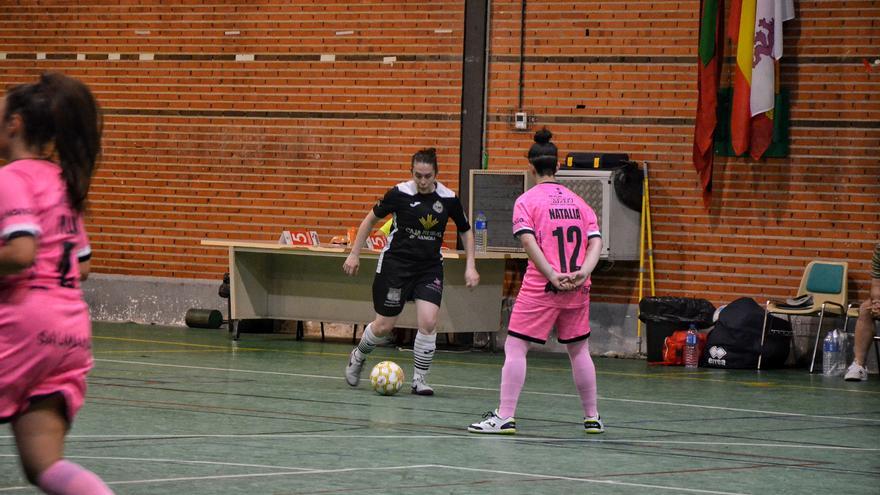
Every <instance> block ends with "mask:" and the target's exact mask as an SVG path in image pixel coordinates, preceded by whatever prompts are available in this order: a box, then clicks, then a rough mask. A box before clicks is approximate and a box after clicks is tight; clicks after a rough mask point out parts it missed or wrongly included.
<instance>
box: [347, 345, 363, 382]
mask: <svg viewBox="0 0 880 495" xmlns="http://www.w3.org/2000/svg"><path fill="white" fill-rule="evenodd" d="M355 351H357V349H352V351H351V354H349V355H348V366H346V367H345V382H346V383H348V384H349V385H351V386H352V387H357V386H358V382H359V381H360V380H361V371H363V369H364V362H365V361H366V359H364V360H358V358H357V356H356V355H355Z"/></svg>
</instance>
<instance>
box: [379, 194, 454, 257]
mask: <svg viewBox="0 0 880 495" xmlns="http://www.w3.org/2000/svg"><path fill="white" fill-rule="evenodd" d="M373 214H375V215H376V216H377V217H379V218H383V217H385V216H387V215H388V214H392V215H393V216H394V224H393V226H392V228H391V234H390V235H389V236H388V245H387V246H386V247H385V249H384V250H383V251H382V256H383V257H384V256H386V255H387V256H390V257H393V258H394V259H395V260H397V261H400V262H404V263H412V264H428V263H426V262H439V261H441V260H442V259H443V257H442V255H441V254H440V246H441V245H442V244H443V234H444V232H446V222H447V221H449V219H450V218H451V219H452V220H453V221H454V222H455V225H456V227H458V231H459V232H467V231H468V230H470V228H471V225H470V223H468V219H467V216H465V214H464V210H463V209H462V206H461V201H460V200H459V199H458V196H456V195H455V193H454V192H453V191H452V190H451V189H449V188H447V187H446V186H444V185H443V184H441V183H439V182H437V183H436V187H435V188H434V192H432V193H430V194H419V191H418V188H417V187H416V184H415V181H407V182H401V183H400V184H397V185H396V186H394V187H393V188H391V189H390V190H389V191H388V192H387V193H385V197H383V198H382V199H380V200H379V201H378V202H377V203H376V206H374V207H373ZM380 266H381V259H380Z"/></svg>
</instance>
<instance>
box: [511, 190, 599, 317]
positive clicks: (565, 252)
mask: <svg viewBox="0 0 880 495" xmlns="http://www.w3.org/2000/svg"><path fill="white" fill-rule="evenodd" d="M525 233H529V234H533V235H534V236H535V239H537V241H538V246H539V247H540V248H541V252H543V253H544V257H545V258H547V261H548V262H549V263H550V265H551V266H552V267H553V268H554V269H555V270H556V271H557V272H559V273H561V274H566V273H570V272H573V271H576V270H578V269H579V268H580V267H581V265H582V264H583V262H584V258H585V257H586V255H587V243H588V242H589V240H590V238H593V237H599V236H601V233H600V231H599V226H598V222H597V221H596V214H595V213H594V212H593V209H592V208H590V207H589V206H588V205H587V203H586V202H584V200H583V199H581V197H580V196H578V195H577V194H575V193H573V192H571V191H570V190H569V189H568V188H566V187H565V186H563V185H561V184H559V183H556V182H544V183H542V184H538V185H536V186H535V187H533V188H531V189H529V190H528V191H526V192H525V193H523V194H522V195H521V196H520V197H519V198H517V200H516V204H515V205H514V207H513V235H514V236H520V235H522V234H525ZM548 283H549V282H548V280H547V278H546V277H544V276H543V275H541V272H539V271H538V269H537V268H536V267H535V264H534V263H533V262H532V260H529V265H528V269H526V274H525V276H524V277H523V283H522V288H521V289H520V292H519V296H518V299H519V298H522V299H524V300H530V301H534V302H539V303H540V304H544V305H547V306H553V307H558V308H575V307H579V306H583V305H584V304H587V303H588V301H589V299H588V298H589V291H590V280H589V279H587V281H586V283H584V285H583V287H582V288H580V289H579V290H575V291H570V292H558V293H556V292H552V291H550V287H549V286H548Z"/></svg>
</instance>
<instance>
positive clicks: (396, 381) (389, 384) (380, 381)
mask: <svg viewBox="0 0 880 495" xmlns="http://www.w3.org/2000/svg"><path fill="white" fill-rule="evenodd" d="M403 379H404V376H403V369H402V368H401V367H400V366H398V365H397V363H395V362H394V361H382V362H381V363H379V364H377V365H376V366H373V371H371V372H370V383H371V384H372V385H373V390H375V391H376V393H377V394H379V395H394V394H396V393H397V391H398V390H400V387H401V386H403Z"/></svg>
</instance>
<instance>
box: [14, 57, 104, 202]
mask: <svg viewBox="0 0 880 495" xmlns="http://www.w3.org/2000/svg"><path fill="white" fill-rule="evenodd" d="M16 113H17V114H19V115H21V118H22V121H23V122H24V137H23V138H24V141H25V144H27V145H28V146H29V147H35V148H39V149H40V150H41V152H45V153H47V154H53V155H54V156H55V157H56V158H57V159H58V163H59V165H60V166H61V176H62V177H63V178H64V182H65V184H66V185H67V197H68V200H69V202H70V205H71V206H72V207H73V209H75V210H76V211H80V212H81V211H83V210H84V209H85V200H86V196H87V195H88V192H89V185H90V184H91V180H92V174H93V173H94V170H95V163H96V162H97V159H98V155H99V154H100V153H101V130H102V129H101V127H102V123H101V113H100V108H99V107H98V103H97V101H96V100H95V97H94V96H93V95H92V92H91V91H90V90H89V88H88V87H87V86H86V85H85V84H83V83H82V82H80V81H78V80H76V79H73V78H71V77H67V76H65V75H63V74H60V73H46V74H43V75H42V76H40V80H39V81H38V82H36V83H33V84H24V85H21V86H16V87H14V88H12V89H10V90H9V92H8V93H7V94H6V114H5V115H3V120H4V121H6V120H7V119H9V117H10V116H11V115H12V114H16Z"/></svg>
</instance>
